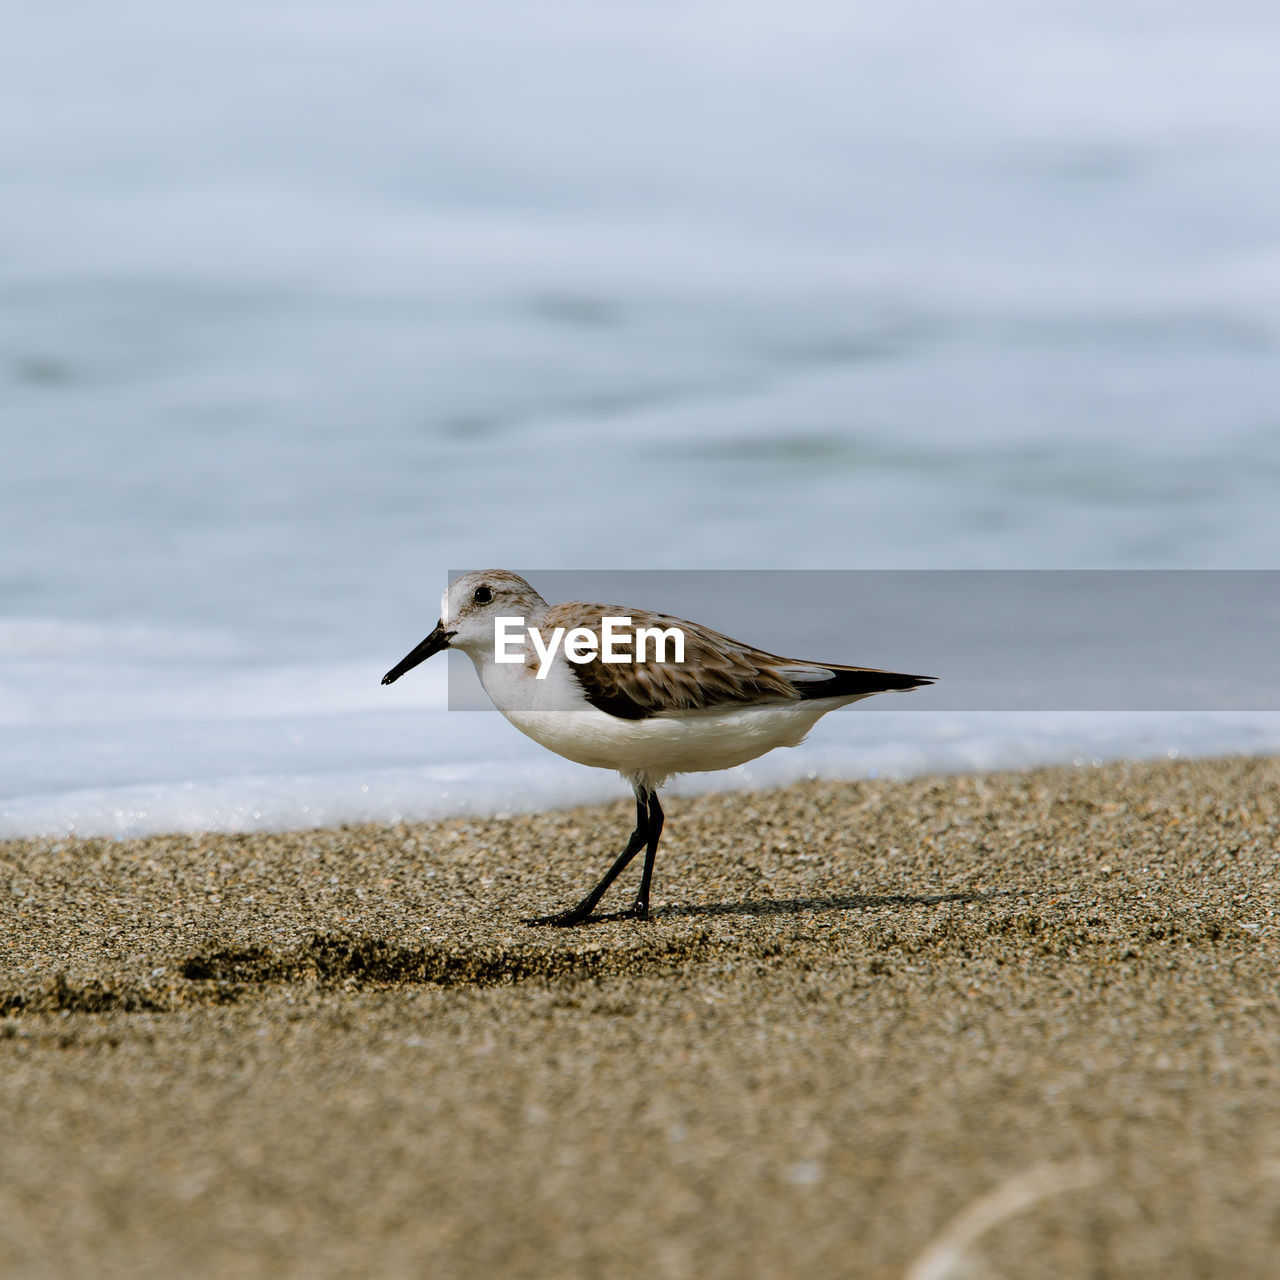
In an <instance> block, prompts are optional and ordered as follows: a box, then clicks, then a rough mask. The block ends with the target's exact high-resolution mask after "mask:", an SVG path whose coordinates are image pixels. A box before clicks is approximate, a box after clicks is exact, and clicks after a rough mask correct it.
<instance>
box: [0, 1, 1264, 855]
mask: <svg viewBox="0 0 1280 1280" xmlns="http://www.w3.org/2000/svg"><path fill="white" fill-rule="evenodd" d="M3 29H4V30H3V39H2V40H0V192H2V193H3V199H2V200H0V432H2V433H3V465H0V726H2V727H3V732H2V736H0V834H20V833H25V832H31V831H61V830H76V831H80V832H85V831H99V830H100V831H112V832H119V833H124V834H127V833H133V832H138V831H142V830H151V829H167V828H172V827H174V826H182V827H192V828H201V827H219V826H221V827H242V828H243V827H253V826H259V825H308V824H312V823H316V822H331V821H341V820H355V819H359V818H375V819H390V818H395V817H405V816H425V815H427V814H430V813H436V812H446V811H452V810H456V809H467V808H479V809H490V810H491V809H495V808H497V809H502V808H507V807H517V806H538V805H544V804H553V803H564V802H567V801H569V800H575V799H581V798H594V797H596V796H598V795H599V796H603V795H612V794H614V791H615V788H616V786H617V783H616V779H611V778H609V777H608V776H607V775H604V774H600V775H599V776H598V777H597V776H596V775H595V774H594V773H589V772H588V771H586V770H581V769H578V768H577V767H575V766H572V765H568V764H565V763H564V762H560V761H556V760H553V759H551V758H550V757H547V758H546V759H544V758H543V757H544V756H545V753H541V752H540V750H539V749H538V748H536V747H535V746H534V745H533V744H531V743H526V742H524V741H523V740H522V739H520V738H519V736H518V735H517V734H516V733H515V731H514V730H512V729H510V728H509V727H508V726H506V725H505V724H503V723H502V722H501V721H500V720H498V719H497V717H496V716H484V717H479V716H470V717H452V718H450V719H447V720H446V719H445V718H444V716H445V712H444V710H443V707H444V676H443V671H439V672H437V671H435V670H433V669H432V668H431V667H428V668H424V669H423V671H422V672H420V673H415V678H414V680H412V681H410V680H406V681H404V682H402V683H401V684H399V685H397V686H396V687H395V689H394V691H389V690H383V689H380V688H379V686H378V678H379V677H380V675H381V673H382V672H383V671H384V670H385V669H386V668H387V667H388V666H390V665H391V663H392V662H394V661H395V660H396V659H398V658H399V657H400V656H401V655H402V653H403V652H405V651H407V649H408V648H410V647H412V645H413V644H414V643H416V641H417V640H418V639H420V638H421V636H422V635H423V634H425V632H426V631H427V630H429V629H430V626H431V624H432V622H433V621H434V619H435V615H436V610H437V601H438V597H439V593H440V590H441V588H442V587H443V585H444V580H445V573H446V570H447V568H448V567H451V566H453V567H457V566H477V567H479V566H485V565H507V564H523V565H542V566H545V567H547V568H548V569H551V568H599V569H605V568H613V567H617V568H627V569H638V568H645V569H664V568H669V569H677V568H678V569H688V568H768V569H775V568H805V569H816V568H821V569H834V568H1050V567H1070V568H1137V567H1158V568H1179V567H1182V568H1187V567H1195V568H1228V567H1230V568H1272V567H1280V520H1278V519H1277V517H1276V495H1277V492H1278V491H1280V361H1277V341H1278V339H1280V168H1278V167H1277V164H1276V157H1277V155H1278V154H1280V11H1277V10H1276V9H1275V6H1274V5H1271V4H1264V3H1262V2H1261V0H1258V2H1256V3H1254V2H1249V0H1222V2H1221V3H1218V4H1215V5H1213V6H1208V5H1203V4H1201V5H1182V4H1177V3H1169V2H1168V0H1164V2H1161V3H1156V2H1155V0H1070V3H1067V2H1066V0H1063V2H1061V3H1052V2H1049V0H1035V2H1031V0H1025V2H1021V3H1019V2H1016V0H1003V2H1001V0H946V2H945V3H943V2H938V3H919V4H890V3H888V2H887V0H878V2H876V3H866V4H860V5H850V4H847V3H811V2H801V3H787V4H785V5H784V4H781V3H777V4H751V3H743V2H742V0H737V2H735V3H733V4H718V3H676V2H675V0H666V2H660V3H654V4H650V5H645V6H632V5H622V4H616V3H601V2H600V0H591V2H590V3H588V2H586V0H581V2H574V3H559V2H552V0H549V2H548V3H543V4H540V5H537V6H527V5H522V4H516V3H510V2H509V0H508V2H505V3H504V2H501V0H493V2H491V3H481V4H478V5H475V6H469V7H465V6H464V7H459V6H426V5H421V4H418V3H413V2H412V0H373V2H367V3H360V4H356V3H325V2H323V0H306V2H305V3H294V2H291V0H254V2H253V3H247V2H233V3H226V4H222V5H218V6H207V5H197V4H195V3H188V2H186V0H166V2H165V3H163V4H162V3H149V2H145V0H117V3H114V4H112V5H110V6H107V7H103V6H97V5H92V4H89V3H87V2H84V0H81V2H76V0H67V2H65V3H59V4H47V5H39V6H37V5H30V6H11V7H10V8H9V10H8V11H7V12H6V14H5V17H4V21H3ZM458 720H464V721H465V722H466V724H465V727H463V726H459V725H458V724H456V723H455V722H456V721H458ZM837 720H840V721H842V724H841V726H840V727H838V728H832V729H830V730H828V729H827V728H826V726H825V724H824V726H823V728H822V729H821V730H820V731H819V732H820V734H825V735H826V736H825V737H821V738H820V737H819V736H818V735H815V738H814V740H813V747H812V748H809V747H807V748H804V749H802V750H801V751H800V752H796V753H782V754H781V756H780V758H779V761H778V762H776V763H766V762H761V763H760V765H759V766H752V768H755V769H757V772H755V773H748V774H745V775H743V778H740V779H737V780H736V781H735V780H734V779H730V780H729V782H730V784H732V785H743V784H744V780H745V781H746V782H752V783H759V782H766V781H776V780H783V781H784V780H786V779H787V778H789V777H792V776H804V773H805V772H810V773H811V772H814V771H815V770H823V771H834V772H837V773H843V774H845V775H847V776H859V775H861V774H865V773H867V772H870V771H872V770H874V769H894V770H900V771H910V770H919V769H928V768H956V767H975V766H985V765H1008V764H1019V763H1027V762H1037V761H1041V760H1057V759H1077V760H1080V761H1085V762H1088V761H1091V760H1093V759H1095V758H1099V759H1100V758H1104V757H1106V756H1108V755H1116V754H1153V753H1163V752H1166V751H1176V750H1179V749H1181V750H1188V749H1190V750H1193V751H1208V750H1241V749H1246V750H1258V749H1274V748H1275V747H1277V746H1280V726H1277V724H1276V717H1275V715H1274V713H1272V714H1270V715H1261V714H1259V715H1255V716H1252V717H1249V716H1236V717H1234V718H1223V717H1218V718H1217V719H1213V718H1206V717H1203V716H1201V717H1196V718H1192V719H1187V718H1182V719H1178V718H1176V717H1175V718H1170V717H1165V718H1163V719H1160V718H1155V719H1153V718H1151V717H1146V718H1143V717H1135V716H1131V717H1129V718H1128V719H1127V720H1124V721H1123V722H1120V721H1118V720H1116V719H1115V718H1114V717H1113V718H1111V719H1110V720H1108V719H1106V718H1105V717H1098V716H1094V717H1092V718H1089V717H1074V718H1072V717H1069V716H1068V717H1061V716H1059V717H1053V716H1039V717H1028V716H1021V717H1019V716H1016V715H1001V716H992V717H987V718H986V719H983V718H982V717H981V716H979V717H977V718H974V717H970V718H968V719H957V718H956V717H955V716H951V717H941V718H937V717H931V716H929V715H926V714H923V713H921V714H917V715H914V716H912V715H907V714H906V713H903V714H902V715H898V714H897V713H894V714H893V715H892V716H890V715H882V716H879V717H870V718H867V717H861V716H860V712H854V713H846V714H845V715H844V716H843V717H832V718H830V723H832V724H833V725H834V724H835V722H836V721H837ZM806 752H808V753H809V754H807V755H806V754H805V753H806Z"/></svg>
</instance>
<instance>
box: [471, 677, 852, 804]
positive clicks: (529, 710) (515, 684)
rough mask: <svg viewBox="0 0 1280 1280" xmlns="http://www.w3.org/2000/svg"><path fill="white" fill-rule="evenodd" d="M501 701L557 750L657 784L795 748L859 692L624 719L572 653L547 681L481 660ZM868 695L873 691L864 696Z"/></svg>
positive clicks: (487, 683)
mask: <svg viewBox="0 0 1280 1280" xmlns="http://www.w3.org/2000/svg"><path fill="white" fill-rule="evenodd" d="M476 669H477V672H478V674H479V676H480V682H481V684H482V685H483V686H484V689H485V692H486V693H487V694H488V695H489V697H490V698H492V700H493V703H494V705H495V706H496V707H497V708H498V710H499V711H501V712H502V714H503V715H504V716H506V718H507V719H508V720H510V721H511V723H512V724H513V725H515V727H516V728H517V729H519V730H520V731H521V733H524V734H527V735H528V736H529V737H530V738H532V739H533V740H534V741H535V742H537V743H540V744H541V745H542V746H544V747H546V748H547V749H548V750H550V751H554V752H555V753H556V754H557V755H561V756H564V757H565V758H566V759H567V760H573V761H575V762H576V763H578V764H584V765H591V766H593V767H595V768H599V769H616V770H617V771H618V772H619V773H621V774H623V775H624V776H625V777H628V778H637V779H642V780H643V781H645V782H647V783H648V784H649V785H650V786H658V785H659V784H660V783H661V782H662V780H663V779H665V778H669V777H670V776H671V775H672V774H676V773H703V772H707V771H710V770H715V769H731V768H733V767H734V766H735V765H739V764H744V763H746V761H748V760H754V759H755V758H756V757H757V756H762V755H764V753H765V752H766V751H772V750H773V749H774V748H775V747H794V746H798V745H799V744H800V742H802V741H803V740H804V737H805V735H806V734H807V733H808V732H809V730H810V729H812V728H813V726H814V725H815V724H816V723H817V722H818V721H819V720H820V719H821V718H822V717H823V716H824V715H826V713H827V712H828V711H833V710H835V708H836V707H841V706H844V705H846V704H847V703H850V702H857V701H859V698H858V697H857V696H854V697H844V698H815V699H813V700H811V701H807V702H800V701H797V702H790V703H783V704H769V705H763V706H754V707H732V708H727V709H723V710H716V711H703V712H696V713H680V714H671V715H658V716H652V717H650V718H649V719H647V720H623V719H621V718H619V717H618V716H611V715H609V714H608V713H607V712H604V711H601V710H600V709H599V708H597V707H593V706H592V705H591V704H590V703H589V702H588V701H587V700H586V698H585V697H584V696H583V693H582V688H581V686H580V685H579V684H578V682H577V679H576V678H575V676H574V674H573V672H572V671H571V670H570V668H569V664H568V662H567V660H566V659H564V658H563V657H559V658H557V659H556V661H555V662H554V663H552V665H551V669H550V670H549V671H548V672H547V678H546V679H545V680H535V679H534V678H533V672H532V671H531V670H529V669H528V668H527V667H524V666H518V665H508V664H502V665H499V664H496V663H493V662H489V661H483V660H481V661H477V662H476ZM861 696H864V697H865V696H866V695H861Z"/></svg>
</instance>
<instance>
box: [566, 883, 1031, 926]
mask: <svg viewBox="0 0 1280 1280" xmlns="http://www.w3.org/2000/svg"><path fill="white" fill-rule="evenodd" d="M1016 893H1017V890H1015V889H989V890H976V889H971V890H961V891H959V892H956V893H888V894H873V893H854V894H826V895H824V896H823V897H818V898H749V899H747V900H746V901H745V902H699V903H691V904H681V905H677V906H670V907H662V908H660V909H658V910H654V911H651V912H650V913H649V919H650V920H655V921H656V920H675V919H681V918H685V919H687V918H690V917H695V916H758V917H759V916H788V915H802V914H804V913H807V912H818V911H869V910H874V909H876V908H878V907H938V906H943V905H945V904H947V903H950V902H991V901H993V900H995V899H996V898H1010V897H1013V896H1014V895H1015V894H1016ZM631 919H634V917H633V916H632V915H631V914H630V912H625V911H614V912H609V913H607V914H601V915H594V916H592V917H591V918H590V920H589V921H587V923H588V924H607V923H609V922H611V921H618V920H631Z"/></svg>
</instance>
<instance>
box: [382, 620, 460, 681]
mask: <svg viewBox="0 0 1280 1280" xmlns="http://www.w3.org/2000/svg"><path fill="white" fill-rule="evenodd" d="M457 634H458V633H457V632H456V631H446V630H445V629H444V626H443V625H442V624H441V623H439V622H437V623H436V627H435V630H434V631H433V632H432V633H431V634H430V635H429V636H428V637H427V638H426V639H425V640H424V641H423V642H422V643H421V644H420V645H419V646H418V647H417V648H416V649H415V650H414V651H413V652H412V653H410V654H406V655H405V656H404V657H403V658H401V659H400V661H399V662H397V663H396V665H395V666H394V667H392V668H391V670H390V671H388V672H387V674H386V675H385V676H383V677H382V683H383V684H393V683H394V682H395V681H397V680H399V679H400V677H401V676H402V675H404V673H405V672H406V671H412V670H413V668H414V667H416V666H417V665H418V663H420V662H426V660H427V659H428V658H429V657H431V655H432V654H433V653H439V652H440V650H441V649H447V648H448V647H449V641H450V640H452V639H453V637H454V636H456V635H457Z"/></svg>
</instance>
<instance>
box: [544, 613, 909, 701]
mask: <svg viewBox="0 0 1280 1280" xmlns="http://www.w3.org/2000/svg"><path fill="white" fill-rule="evenodd" d="M606 616H607V617H629V618H630V619H631V627H630V628H629V629H624V628H615V635H625V634H627V632H628V630H629V632H630V635H631V641H630V643H629V645H627V646H624V647H625V648H626V649H629V651H630V652H631V653H632V654H633V655H634V653H635V630H636V629H637V628H640V627H646V628H659V629H662V630H666V629H669V628H671V627H678V628H680V630H681V631H682V632H683V633H684V661H683V662H679V663H677V662H673V661H666V662H658V661H656V659H655V656H654V654H653V646H652V645H650V646H649V648H648V651H647V656H646V658H645V661H643V662H634V661H633V662H629V663H626V662H624V663H609V662H604V661H603V660H601V659H600V658H599V657H596V658H593V659H591V660H590V661H588V662H581V663H579V662H570V664H569V665H570V667H571V668H572V669H573V672H574V674H575V676H576V677H577V679H578V683H579V684H580V685H581V686H582V691H583V693H584V694H585V695H586V698H587V701H588V702H590V703H591V705H592V706H594V707H597V708H599V709H600V710H601V711H605V712H607V713H608V714H609V715H613V716H618V717H619V718H620V719H623V720H645V719H648V718H649V717H650V716H655V715H662V714H664V713H665V714H672V713H677V714H678V713H679V712H687V711H710V710H713V709H716V708H722V707H731V706H744V705H750V704H756V705H758V704H762V703H781V702H798V701H804V700H807V699H811V698H838V697H846V696H858V695H865V694H870V693H880V692H882V691H884V690H886V689H913V688H915V687H916V686H918V685H921V684H931V683H932V679H931V678H930V677H928V676H909V675H902V674H900V673H898V672H892V671H877V670H875V669H874V668H871V667H846V666H838V665H828V664H826V663H816V662H805V661H800V660H797V659H791V658H782V657H779V656H778V655H777V654H773V653H767V652H765V651H764V650H763V649H757V648H755V647H754V646H752V645H749V644H743V643H742V641H740V640H732V639H730V638H729V637H728V636H723V635H721V634H720V633H719V632H718V631H712V630H711V628H710V627H704V626H700V625H699V624H698V623H696V622H686V621H684V620H683V619H681V618H673V617H670V616H668V615H667V614H662V613H649V612H647V611H646V610H643V609H627V608H624V607H622V606H621V605H602V604H583V603H581V602H578V601H573V602H569V603H566V604H558V605H552V606H551V608H550V609H548V610H547V612H546V613H545V614H544V615H543V624H542V625H543V628H544V630H545V629H547V628H555V627H564V628H565V629H566V630H568V629H570V628H572V627H586V628H587V629H588V630H589V631H591V632H592V633H593V634H594V635H595V637H596V641H597V647H599V646H600V644H601V631H602V619H603V618H605V617H606Z"/></svg>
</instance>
